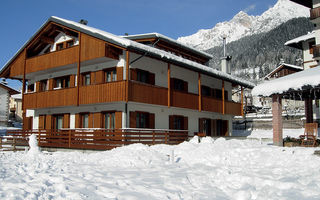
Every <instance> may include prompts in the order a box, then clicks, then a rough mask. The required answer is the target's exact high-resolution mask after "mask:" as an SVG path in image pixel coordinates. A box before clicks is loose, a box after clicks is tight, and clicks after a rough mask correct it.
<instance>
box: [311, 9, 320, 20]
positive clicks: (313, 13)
mask: <svg viewBox="0 0 320 200" xmlns="http://www.w3.org/2000/svg"><path fill="white" fill-rule="evenodd" d="M319 17H320V7H317V8H312V9H310V20H315V19H317V18H319Z"/></svg>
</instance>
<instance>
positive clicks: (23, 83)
mask: <svg viewBox="0 0 320 200" xmlns="http://www.w3.org/2000/svg"><path fill="white" fill-rule="evenodd" d="M23 51H24V63H23V80H22V103H21V104H22V105H21V107H22V121H23V122H25V119H26V110H25V108H24V107H25V106H24V105H25V104H24V93H25V91H26V66H27V49H26V48H25V49H24V50H23ZM24 127H25V124H23V128H24Z"/></svg>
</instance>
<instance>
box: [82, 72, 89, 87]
mask: <svg viewBox="0 0 320 200" xmlns="http://www.w3.org/2000/svg"><path fill="white" fill-rule="evenodd" d="M82 83H83V84H82V85H90V83H91V76H90V73H85V74H82Z"/></svg>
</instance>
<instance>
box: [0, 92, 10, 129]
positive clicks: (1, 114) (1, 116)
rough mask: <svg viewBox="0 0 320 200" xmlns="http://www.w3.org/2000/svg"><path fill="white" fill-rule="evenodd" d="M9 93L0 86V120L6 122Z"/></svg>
mask: <svg viewBox="0 0 320 200" xmlns="http://www.w3.org/2000/svg"><path fill="white" fill-rule="evenodd" d="M8 112H9V93H8V90H6V89H4V88H1V87H0V122H5V123H7V121H8V119H9V113H8Z"/></svg>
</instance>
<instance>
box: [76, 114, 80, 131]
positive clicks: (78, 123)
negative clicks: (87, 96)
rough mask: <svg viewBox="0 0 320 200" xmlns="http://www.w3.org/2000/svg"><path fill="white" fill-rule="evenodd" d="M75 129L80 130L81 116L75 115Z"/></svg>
mask: <svg viewBox="0 0 320 200" xmlns="http://www.w3.org/2000/svg"><path fill="white" fill-rule="evenodd" d="M75 127H76V128H80V114H79V113H77V114H75Z"/></svg>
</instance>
